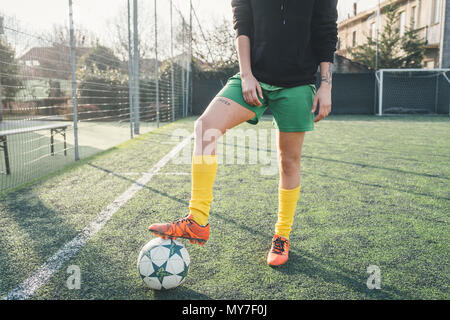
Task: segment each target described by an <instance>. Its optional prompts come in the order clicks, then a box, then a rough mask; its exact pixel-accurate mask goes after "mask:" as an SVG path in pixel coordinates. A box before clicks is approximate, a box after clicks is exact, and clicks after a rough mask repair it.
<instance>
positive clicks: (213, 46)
mask: <svg viewBox="0 0 450 320" xmlns="http://www.w3.org/2000/svg"><path fill="white" fill-rule="evenodd" d="M234 41H235V33H234V31H233V28H232V27H231V26H230V23H229V21H227V20H225V19H222V20H221V21H220V20H219V21H217V22H216V24H215V25H214V26H213V28H212V29H211V30H210V31H207V32H202V31H201V30H200V34H199V33H197V34H195V35H194V36H193V43H192V47H193V53H192V54H193V58H195V59H197V60H198V61H203V62H206V63H208V64H209V65H210V66H211V67H212V68H213V69H215V70H218V69H229V68H230V67H231V68H235V67H236V66H237V65H238V64H239V61H238V56H237V52H236V48H235V44H234Z"/></svg>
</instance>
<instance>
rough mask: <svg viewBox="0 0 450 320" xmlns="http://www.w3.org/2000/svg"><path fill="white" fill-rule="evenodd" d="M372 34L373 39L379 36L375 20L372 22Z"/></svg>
mask: <svg viewBox="0 0 450 320" xmlns="http://www.w3.org/2000/svg"><path fill="white" fill-rule="evenodd" d="M370 36H371V37H372V40H375V39H376V38H377V24H376V23H375V22H372V23H371V24H370Z"/></svg>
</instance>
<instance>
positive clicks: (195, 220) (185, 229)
mask: <svg viewBox="0 0 450 320" xmlns="http://www.w3.org/2000/svg"><path fill="white" fill-rule="evenodd" d="M254 116H255V113H254V112H253V111H250V110H249V109H247V108H245V107H243V106H241V105H239V104H238V103H236V102H234V101H233V100H230V99H227V98H224V97H216V98H215V99H214V100H213V101H212V102H211V104H210V105H209V106H208V108H207V109H206V110H205V112H204V113H203V114H202V116H200V118H199V119H198V120H197V121H196V122H195V142H194V143H195V147H194V154H193V156H192V189H191V200H190V202H189V211H190V213H189V215H188V216H187V217H185V218H183V219H179V220H177V221H174V222H171V223H165V224H153V225H151V226H150V227H149V231H151V232H152V233H153V234H154V235H156V236H159V237H163V238H171V239H176V238H186V239H189V240H190V241H191V242H193V243H198V244H200V245H203V244H204V243H205V242H206V241H207V240H208V238H209V224H208V223H207V222H208V216H209V209H210V204H211V202H212V200H213V185H214V180H215V177H216V172H217V159H216V148H217V140H218V139H219V138H220V137H221V136H222V135H223V134H224V133H225V132H226V130H227V129H230V128H233V127H235V126H237V125H238V124H240V123H242V122H245V121H247V120H249V119H251V118H253V117H254Z"/></svg>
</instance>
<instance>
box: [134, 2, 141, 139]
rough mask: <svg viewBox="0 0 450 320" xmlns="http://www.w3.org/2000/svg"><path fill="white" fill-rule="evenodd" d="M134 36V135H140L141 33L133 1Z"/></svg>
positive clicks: (135, 3)
mask: <svg viewBox="0 0 450 320" xmlns="http://www.w3.org/2000/svg"><path fill="white" fill-rule="evenodd" d="M133 9H134V10H133V33H134V34H133V35H134V99H133V101H134V133H135V134H139V121H140V114H139V112H140V104H141V103H140V94H139V93H140V92H139V91H140V88H139V31H138V2H137V0H133Z"/></svg>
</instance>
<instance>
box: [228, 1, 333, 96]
mask: <svg viewBox="0 0 450 320" xmlns="http://www.w3.org/2000/svg"><path fill="white" fill-rule="evenodd" d="M231 6H232V8H233V19H234V29H235V30H236V36H240V35H246V36H248V37H249V38H250V43H251V63H252V73H253V75H254V76H255V78H256V79H257V80H259V81H261V82H264V83H267V84H271V85H274V86H280V87H286V88H290V87H296V86H300V85H305V84H313V83H315V73H316V72H317V68H318V66H319V64H320V63H321V62H333V56H334V52H335V51H336V43H337V23H336V21H337V9H336V7H337V0H232V1H231Z"/></svg>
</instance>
